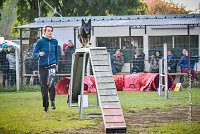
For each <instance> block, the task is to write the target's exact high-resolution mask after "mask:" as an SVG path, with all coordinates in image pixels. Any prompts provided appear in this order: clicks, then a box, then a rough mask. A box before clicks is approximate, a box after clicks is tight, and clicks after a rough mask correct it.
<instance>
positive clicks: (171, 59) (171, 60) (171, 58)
mask: <svg viewBox="0 0 200 134" xmlns="http://www.w3.org/2000/svg"><path fill="white" fill-rule="evenodd" d="M176 67H177V62H176V58H175V55H174V54H173V53H172V50H168V51H167V69H168V71H169V73H176ZM172 78H173V79H175V75H173V76H172Z"/></svg>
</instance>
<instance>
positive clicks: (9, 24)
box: [0, 0, 17, 38]
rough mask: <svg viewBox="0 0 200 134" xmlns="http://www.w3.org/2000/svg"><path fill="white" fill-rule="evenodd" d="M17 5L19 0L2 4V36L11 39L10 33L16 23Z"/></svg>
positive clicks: (0, 23)
mask: <svg viewBox="0 0 200 134" xmlns="http://www.w3.org/2000/svg"><path fill="white" fill-rule="evenodd" d="M16 3H17V0H6V1H5V2H4V3H3V4H2V8H1V10H0V14H1V20H0V35H1V36H4V37H5V38H10V37H11V36H12V35H11V34H10V33H11V29H12V28H13V25H14V23H15V21H16V8H15V6H16Z"/></svg>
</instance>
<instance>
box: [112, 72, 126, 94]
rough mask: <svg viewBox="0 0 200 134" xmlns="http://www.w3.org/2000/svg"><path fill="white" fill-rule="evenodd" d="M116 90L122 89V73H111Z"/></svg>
mask: <svg viewBox="0 0 200 134" xmlns="http://www.w3.org/2000/svg"><path fill="white" fill-rule="evenodd" d="M113 77H114V82H115V85H116V88H117V91H122V90H123V88H124V75H113Z"/></svg>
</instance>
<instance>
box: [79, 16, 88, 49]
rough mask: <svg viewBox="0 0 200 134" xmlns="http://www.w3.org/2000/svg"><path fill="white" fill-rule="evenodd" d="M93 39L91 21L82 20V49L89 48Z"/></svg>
mask: <svg viewBox="0 0 200 134" xmlns="http://www.w3.org/2000/svg"><path fill="white" fill-rule="evenodd" d="M90 38H91V19H89V20H88V22H85V21H84V20H83V19H82V23H81V27H80V29H79V31H78V39H79V42H80V43H81V48H88V47H89V42H90Z"/></svg>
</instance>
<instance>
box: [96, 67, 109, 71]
mask: <svg viewBox="0 0 200 134" xmlns="http://www.w3.org/2000/svg"><path fill="white" fill-rule="evenodd" d="M93 69H94V70H95V71H111V67H110V66H93Z"/></svg>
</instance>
